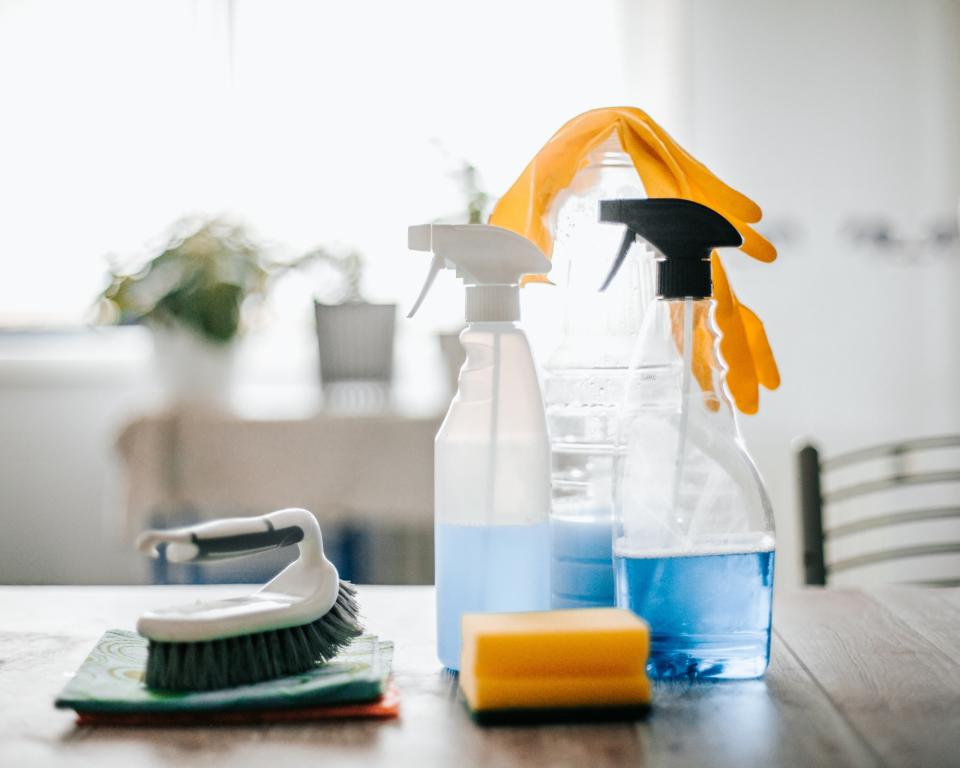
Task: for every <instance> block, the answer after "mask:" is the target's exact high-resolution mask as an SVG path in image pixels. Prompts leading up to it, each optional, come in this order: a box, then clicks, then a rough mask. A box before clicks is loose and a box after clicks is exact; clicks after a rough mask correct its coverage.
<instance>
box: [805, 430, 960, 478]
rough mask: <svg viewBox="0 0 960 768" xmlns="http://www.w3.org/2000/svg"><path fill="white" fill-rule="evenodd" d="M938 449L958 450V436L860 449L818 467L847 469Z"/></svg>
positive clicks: (826, 461) (825, 461)
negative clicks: (873, 460) (862, 463)
mask: <svg viewBox="0 0 960 768" xmlns="http://www.w3.org/2000/svg"><path fill="white" fill-rule="evenodd" d="M938 448H960V435H938V436H936V437H920V438H916V439H915V440H903V441H901V442H898V443H885V444H884V445H875V446H871V447H870V448H861V449H859V450H856V451H850V452H849V453H841V454H840V455H839V456H834V457H833V458H831V459H824V460H822V461H821V463H820V466H821V469H822V470H823V471H830V470H834V469H840V468H841V467H849V466H850V465H851V464H859V463H860V462H863V461H870V460H871V459H883V458H887V457H891V456H901V455H903V454H905V453H912V452H914V451H930V450H936V449H938Z"/></svg>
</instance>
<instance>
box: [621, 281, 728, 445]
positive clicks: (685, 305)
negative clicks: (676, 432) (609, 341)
mask: <svg viewBox="0 0 960 768" xmlns="http://www.w3.org/2000/svg"><path fill="white" fill-rule="evenodd" d="M715 309H716V302H714V300H713V298H712V297H711V298H692V297H688V298H663V297H660V298H657V299H655V300H654V301H653V302H652V303H651V305H650V307H649V309H648V310H647V314H646V316H645V317H644V322H643V328H642V330H641V332H640V336H639V338H638V341H637V348H636V351H635V353H634V359H633V361H632V364H631V368H632V369H635V368H645V369H659V370H664V369H679V373H680V376H679V378H678V382H679V383H681V386H685V385H686V384H687V383H689V389H688V395H689V396H690V398H691V400H696V401H697V402H699V403H700V404H701V405H702V407H703V408H705V409H706V411H707V412H709V413H713V414H717V415H718V416H719V415H729V417H730V421H731V424H732V427H733V429H734V430H736V420H735V418H734V413H733V408H732V405H731V401H730V398H729V396H728V394H727V391H726V383H725V382H726V372H727V368H726V365H725V364H724V362H723V359H722V357H721V356H720V353H719V341H720V332H719V330H718V328H717V325H716V322H715V320H714V313H715ZM670 397H672V395H670Z"/></svg>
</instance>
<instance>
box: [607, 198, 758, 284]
mask: <svg viewBox="0 0 960 768" xmlns="http://www.w3.org/2000/svg"><path fill="white" fill-rule="evenodd" d="M600 221H608V222H617V223H620V224H626V225H627V232H626V234H625V235H624V238H623V242H622V243H621V244H620V251H619V252H618V253H617V259H616V261H614V262H613V267H612V268H611V269H610V274H609V275H607V279H606V280H605V281H604V283H603V287H602V288H601V289H600V290H601V291H603V290H606V288H607V286H608V285H610V282H611V281H612V280H613V278H614V277H615V276H616V274H617V270H619V269H620V265H621V264H623V260H624V259H625V258H626V256H627V252H628V251H629V250H630V246H631V245H633V242H634V240H636V238H637V236H638V235H639V236H640V237H642V238H643V239H644V240H646V241H647V242H648V243H650V245H652V246H653V247H654V248H656V249H657V250H658V251H659V252H660V253H659V255H658V256H657V296H658V297H661V298H664V299H682V298H686V297H690V298H694V299H705V298H707V297H708V296H710V295H712V293H713V285H712V283H711V281H710V252H711V251H712V250H713V249H714V248H724V247H734V246H739V245H742V244H743V238H742V237H741V236H740V233H739V232H737V229H736V227H734V226H733V224H731V223H730V222H729V221H727V220H726V219H725V218H723V216H721V215H720V214H719V213H717V212H716V211H715V210H713V209H712V208H708V207H707V206H705V205H700V203H695V202H693V201H692V200H681V199H675V198H670V197H651V198H647V199H642V200H601V201H600Z"/></svg>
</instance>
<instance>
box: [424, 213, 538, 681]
mask: <svg viewBox="0 0 960 768" xmlns="http://www.w3.org/2000/svg"><path fill="white" fill-rule="evenodd" d="M408 240H409V242H408V244H409V247H410V249H411V250H416V251H430V252H432V253H433V262H432V264H431V266H430V272H429V274H428V275H427V280H426V282H425V283H424V286H423V289H422V290H421V292H420V296H419V297H418V298H417V301H416V303H415V304H414V306H413V309H412V310H411V311H410V314H409V315H408V316H410V317H412V316H413V315H414V313H416V311H417V309H419V307H420V304H421V303H422V302H423V300H424V298H425V297H426V295H427V293H428V292H429V290H430V288H431V286H432V285H433V281H434V278H435V277H436V276H437V273H438V272H439V271H440V270H441V269H443V268H448V269H455V270H456V272H457V276H458V277H459V278H461V279H462V280H463V282H464V284H465V286H466V313H465V314H466V320H467V327H466V329H464V331H463V333H461V335H460V341H461V343H462V344H463V346H464V348H465V350H466V352H467V359H466V362H465V363H464V366H463V368H462V369H461V371H460V378H459V386H458V389H457V393H456V395H455V396H454V398H453V402H452V403H451V404H450V410H449V411H448V412H447V415H446V418H445V419H444V421H443V424H442V425H441V427H440V431H439V432H437V438H436V443H435V448H434V509H435V512H434V514H435V523H436V539H435V545H436V546H435V578H436V586H437V653H438V656H439V657H440V661H441V662H442V663H443V664H444V665H445V666H446V667H449V668H450V669H454V670H458V669H459V667H460V617H461V616H462V614H463V613H477V612H486V611H536V610H545V609H546V608H548V607H549V546H550V542H549V522H548V519H549V517H548V516H549V511H550V444H549V440H548V437H547V425H546V418H545V415H544V408H543V399H542V397H541V394H540V385H539V381H538V379H537V374H536V369H535V367H534V363H533V356H532V354H531V352H530V345H529V343H528V341H527V337H526V334H525V333H524V332H523V330H522V329H521V328H520V327H519V326H518V325H517V321H518V320H519V319H520V295H519V290H520V279H521V277H522V276H523V275H525V274H541V273H544V272H546V271H547V270H549V268H550V263H549V262H548V261H547V259H546V258H545V257H544V255H543V254H542V253H541V252H540V250H539V249H538V248H537V247H536V246H535V245H534V244H533V243H531V242H530V241H529V240H527V239H526V238H524V237H522V236H520V235H518V234H516V233H514V232H511V231H510V230H507V229H502V228H500V227H493V226H487V225H482V224H463V225H444V224H425V225H421V226H416V227H410V229H409V234H408Z"/></svg>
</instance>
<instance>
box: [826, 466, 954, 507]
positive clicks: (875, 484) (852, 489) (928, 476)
mask: <svg viewBox="0 0 960 768" xmlns="http://www.w3.org/2000/svg"><path fill="white" fill-rule="evenodd" d="M957 482H960V470H956V469H945V470H941V471H938V472H913V473H911V474H905V475H891V476H889V477H881V478H878V479H877V480H870V481H868V482H865V483H857V484H856V485H848V486H846V487H845V488H839V489H837V490H835V491H830V492H829V493H825V494H823V501H824V502H825V503H828V504H835V503H837V502H838V501H846V500H847V499H852V498H855V497H857V496H863V495H865V494H868V493H876V492H878V491H886V490H889V489H891V488H897V487H899V486H903V485H927V484H930V483H957Z"/></svg>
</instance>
